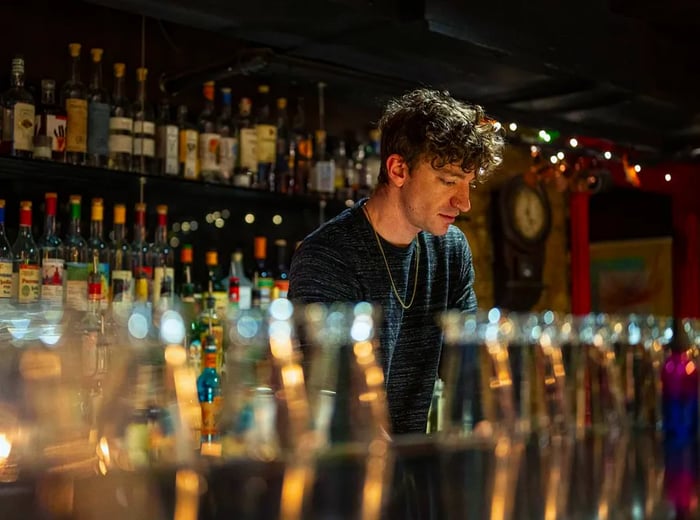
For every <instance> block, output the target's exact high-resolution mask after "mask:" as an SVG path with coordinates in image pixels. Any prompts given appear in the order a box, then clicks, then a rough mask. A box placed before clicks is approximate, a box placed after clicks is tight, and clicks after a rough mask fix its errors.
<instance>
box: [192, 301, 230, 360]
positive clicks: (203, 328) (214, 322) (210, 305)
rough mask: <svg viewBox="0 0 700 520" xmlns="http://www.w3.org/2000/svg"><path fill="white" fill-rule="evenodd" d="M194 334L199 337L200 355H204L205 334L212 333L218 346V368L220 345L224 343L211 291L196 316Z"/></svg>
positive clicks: (220, 355)
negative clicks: (201, 309)
mask: <svg viewBox="0 0 700 520" xmlns="http://www.w3.org/2000/svg"><path fill="white" fill-rule="evenodd" d="M194 334H196V336H197V337H199V344H200V345H201V350H202V357H204V355H205V354H204V346H205V345H206V341H207V336H208V335H212V336H214V338H216V345H217V347H218V348H217V360H216V367H217V369H219V370H220V369H221V366H222V363H223V348H221V345H223V344H224V343H223V340H224V327H223V324H222V323H221V317H220V316H219V313H218V312H217V311H216V300H215V299H214V296H212V294H211V293H209V294H208V295H207V296H206V297H205V298H204V310H203V311H202V312H201V313H200V315H199V316H198V317H197V321H196V326H195V327H194ZM201 364H202V365H203V364H204V359H202V360H201Z"/></svg>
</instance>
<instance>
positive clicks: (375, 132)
mask: <svg viewBox="0 0 700 520" xmlns="http://www.w3.org/2000/svg"><path fill="white" fill-rule="evenodd" d="M381 137H382V133H381V132H380V131H379V129H377V128H375V129H372V130H370V131H369V138H370V139H371V140H372V141H379V139H381Z"/></svg>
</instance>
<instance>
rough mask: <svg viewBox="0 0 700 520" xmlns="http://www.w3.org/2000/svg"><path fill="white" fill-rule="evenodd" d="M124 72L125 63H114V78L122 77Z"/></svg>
mask: <svg viewBox="0 0 700 520" xmlns="http://www.w3.org/2000/svg"><path fill="white" fill-rule="evenodd" d="M124 72H126V64H124V63H115V64H114V77H115V78H123V77H124Z"/></svg>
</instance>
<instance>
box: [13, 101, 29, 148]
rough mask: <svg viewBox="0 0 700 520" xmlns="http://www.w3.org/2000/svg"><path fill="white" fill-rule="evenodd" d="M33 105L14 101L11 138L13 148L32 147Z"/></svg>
mask: <svg viewBox="0 0 700 520" xmlns="http://www.w3.org/2000/svg"><path fill="white" fill-rule="evenodd" d="M33 139H34V105H30V104H29V103H16V104H15V108H14V128H13V140H14V149H15V150H24V151H27V152H30V151H32V150H33V149H34V142H33Z"/></svg>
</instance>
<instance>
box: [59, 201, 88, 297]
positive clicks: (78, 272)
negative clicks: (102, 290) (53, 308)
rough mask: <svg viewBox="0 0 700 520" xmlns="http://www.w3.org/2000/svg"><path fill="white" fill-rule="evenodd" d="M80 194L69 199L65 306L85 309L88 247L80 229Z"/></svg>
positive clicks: (65, 250) (65, 245)
mask: <svg viewBox="0 0 700 520" xmlns="http://www.w3.org/2000/svg"><path fill="white" fill-rule="evenodd" d="M81 202H82V198H81V196H80V195H71V196H70V199H69V207H70V225H69V227H68V234H67V235H66V238H65V242H64V253H65V260H66V306H67V307H68V308H70V309H75V310H79V311H85V309H86V308H87V274H88V253H87V251H88V247H87V241H86V240H85V238H83V235H82V233H81V230H80V218H81Z"/></svg>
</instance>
